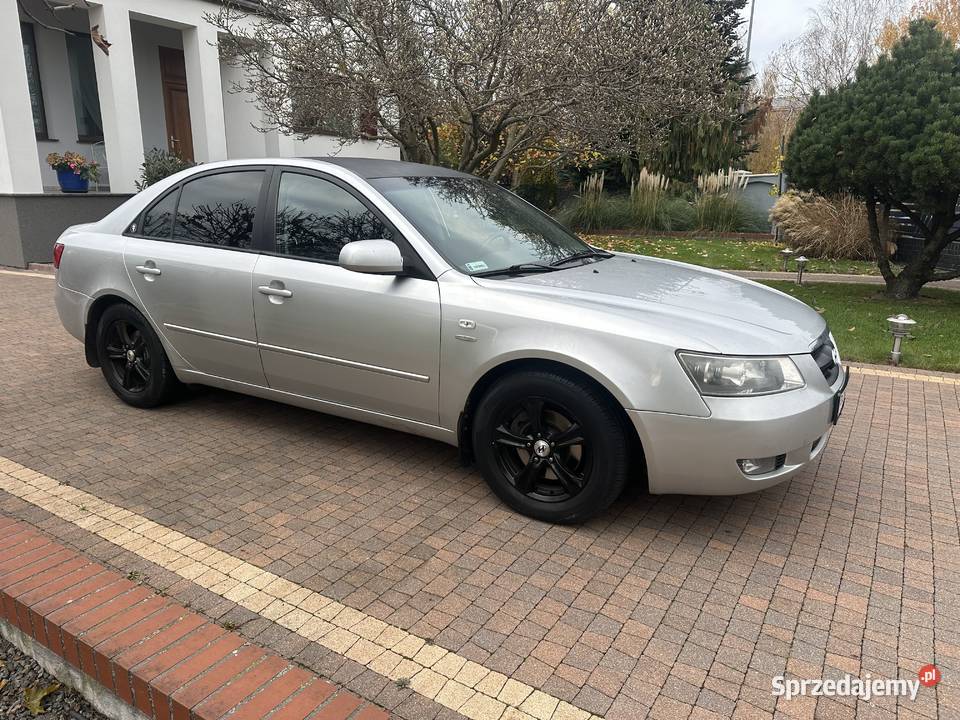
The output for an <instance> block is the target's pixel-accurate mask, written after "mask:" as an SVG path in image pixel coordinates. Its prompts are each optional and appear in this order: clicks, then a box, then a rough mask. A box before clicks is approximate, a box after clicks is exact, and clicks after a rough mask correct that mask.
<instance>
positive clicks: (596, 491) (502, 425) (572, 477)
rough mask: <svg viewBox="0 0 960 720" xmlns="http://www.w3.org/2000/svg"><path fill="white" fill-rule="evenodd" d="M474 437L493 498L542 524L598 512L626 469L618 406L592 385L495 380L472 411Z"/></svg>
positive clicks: (532, 374) (552, 378) (545, 375)
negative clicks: (473, 411) (493, 493)
mask: <svg viewBox="0 0 960 720" xmlns="http://www.w3.org/2000/svg"><path fill="white" fill-rule="evenodd" d="M537 417H539V420H535V419H534V418H537ZM472 439H473V447H474V454H475V457H476V460H477V465H478V466H479V468H480V471H481V473H482V474H483V477H484V479H485V480H486V481H487V483H488V484H489V485H490V487H491V489H492V490H493V491H494V492H495V493H496V494H497V496H498V497H500V499H501V500H503V501H504V502H505V503H506V504H507V505H509V506H510V507H511V508H513V509H514V510H516V511H517V512H519V513H521V514H523V515H527V516H529V517H532V518H536V519H537V520H544V521H547V522H555V523H575V522H582V521H584V520H587V519H589V518H591V517H593V516H594V515H597V514H599V513H601V512H603V511H604V510H606V509H607V508H608V507H610V505H611V504H612V503H613V501H614V500H616V499H617V497H618V496H619V495H620V493H621V492H622V491H623V488H624V485H625V484H626V481H627V476H628V472H629V469H630V455H631V451H630V443H629V442H628V440H627V434H626V430H625V428H624V423H623V421H622V419H621V413H620V412H619V409H618V408H617V407H616V406H615V405H613V403H611V402H610V400H609V399H608V398H607V397H606V396H605V395H603V394H602V393H601V392H599V391H598V390H597V389H596V388H594V387H591V386H590V385H588V384H586V383H584V382H580V381H577V380H574V379H572V378H569V377H566V376H564V375H561V374H558V373H555V372H550V371H526V372H521V373H517V374H514V375H509V376H507V377H505V378H503V379H502V380H500V381H499V382H497V383H496V384H495V385H494V386H493V387H492V388H491V389H490V390H489V391H488V392H487V394H486V395H484V397H483V399H482V400H481V401H480V403H479V405H478V406H477V411H476V413H475V415H474V418H473V438H472Z"/></svg>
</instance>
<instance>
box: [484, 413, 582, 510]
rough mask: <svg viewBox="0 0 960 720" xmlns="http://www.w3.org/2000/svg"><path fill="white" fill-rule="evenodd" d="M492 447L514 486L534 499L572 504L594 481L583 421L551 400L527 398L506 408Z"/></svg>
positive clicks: (502, 468)
mask: <svg viewBox="0 0 960 720" xmlns="http://www.w3.org/2000/svg"><path fill="white" fill-rule="evenodd" d="M493 442H494V444H495V445H496V452H497V462H498V463H499V465H500V468H501V470H502V472H503V473H504V475H505V476H506V477H507V478H508V480H509V481H510V484H511V485H513V487H514V488H515V489H516V490H517V492H520V493H522V494H524V495H526V496H528V497H530V498H532V499H534V500H538V501H540V502H561V501H563V500H569V499H570V498H572V497H574V496H576V495H578V494H580V492H581V491H582V490H583V489H584V486H585V485H586V484H587V482H588V480H589V478H590V462H591V448H590V444H589V443H588V442H587V440H586V439H585V438H584V433H583V431H582V430H581V426H580V422H579V421H578V420H577V418H576V417H574V414H573V413H572V412H571V411H570V410H569V409H568V408H566V407H563V406H561V405H559V404H558V403H556V402H553V401H551V400H549V399H547V398H541V397H527V398H524V399H523V401H522V402H520V403H518V404H516V405H514V406H513V407H508V408H505V412H504V413H503V414H502V416H501V418H500V422H499V424H498V425H497V428H496V435H495V439H494V441H493Z"/></svg>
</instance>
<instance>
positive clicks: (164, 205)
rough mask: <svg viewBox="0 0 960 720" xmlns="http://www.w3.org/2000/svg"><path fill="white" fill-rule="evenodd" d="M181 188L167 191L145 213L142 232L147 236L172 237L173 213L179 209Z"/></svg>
mask: <svg viewBox="0 0 960 720" xmlns="http://www.w3.org/2000/svg"><path fill="white" fill-rule="evenodd" d="M178 191H179V188H178V189H176V190H173V191H171V192H169V193H167V194H166V195H165V196H164V197H162V198H161V199H160V201H159V202H157V203H154V205H153V207H151V208H150V209H149V210H147V211H146V212H145V213H144V214H143V224H142V225H141V227H140V234H141V235H146V236H147V237H155V238H166V239H168V240H169V239H170V234H171V233H172V232H173V215H174V213H175V212H176V210H177V192H178Z"/></svg>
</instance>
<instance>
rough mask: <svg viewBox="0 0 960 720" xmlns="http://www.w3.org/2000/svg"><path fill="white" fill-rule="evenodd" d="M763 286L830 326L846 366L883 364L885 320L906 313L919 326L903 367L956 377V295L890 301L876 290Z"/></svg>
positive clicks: (888, 340) (959, 315)
mask: <svg viewBox="0 0 960 720" xmlns="http://www.w3.org/2000/svg"><path fill="white" fill-rule="evenodd" d="M766 284H767V285H770V286H771V287H775V288H777V289H778V290H782V291H783V292H785V293H788V294H790V295H793V296H794V297H795V298H798V299H800V300H803V301H804V302H805V303H807V304H808V305H810V306H811V307H813V308H815V309H816V310H817V311H818V312H820V313H821V314H822V315H823V316H824V317H825V318H826V320H827V322H828V323H829V324H830V329H831V330H832V331H833V336H834V337H835V338H836V340H837V346H838V347H839V349H840V355H841V357H843V358H844V359H845V360H853V361H859V362H868V363H880V364H883V363H886V362H887V360H888V359H889V357H890V347H891V345H892V343H893V338H892V337H891V335H890V334H889V333H888V332H887V321H886V319H887V318H888V317H890V316H891V315H896V314H898V313H901V312H904V313H906V314H907V315H909V316H910V317H911V318H913V319H914V320H916V321H917V325H916V329H915V330H914V332H913V334H914V336H915V337H914V338H912V339H909V340H907V341H906V342H905V343H904V345H903V360H902V363H901V364H902V365H903V366H904V367H913V368H924V369H927V370H946V371H949V372H960V292H956V291H951V290H937V289H934V288H926V289H924V290H923V291H922V292H921V297H920V298H918V299H917V300H888V299H886V298H884V297H882V296H881V295H880V294H879V292H880V287H879V286H876V285H849V284H841V283H819V284H809V285H803V286H802V287H800V286H798V285H796V283H791V282H784V281H776V282H768V283H766Z"/></svg>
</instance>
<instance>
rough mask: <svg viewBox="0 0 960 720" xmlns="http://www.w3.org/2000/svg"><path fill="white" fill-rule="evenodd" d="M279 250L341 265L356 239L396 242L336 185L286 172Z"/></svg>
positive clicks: (278, 223) (281, 191) (279, 197)
mask: <svg viewBox="0 0 960 720" xmlns="http://www.w3.org/2000/svg"><path fill="white" fill-rule="evenodd" d="M276 228H277V234H276V251H277V252H278V253H280V254H281V255H291V256H295V257H301V258H308V259H311V260H323V261H327V262H333V263H335V262H337V261H338V260H339V258H340V249H341V248H342V247H343V246H344V245H346V244H347V243H350V242H354V241H356V240H380V239H383V240H393V239H394V238H393V233H392V232H391V230H390V229H389V228H387V226H386V225H384V224H383V223H382V222H380V220H379V218H378V217H377V216H376V215H374V213H373V212H372V211H371V210H370V209H369V208H367V206H366V205H364V204H363V203H362V202H360V201H359V200H358V199H357V198H355V197H354V196H353V195H351V194H350V193H349V192H347V191H346V190H344V189H343V188H341V187H338V186H337V185H334V184H333V183H332V182H329V181H327V180H324V179H322V178H318V177H315V176H313V175H303V174H301V173H295V172H285V173H283V174H282V175H281V176H280V189H279V192H278V195H277V217H276Z"/></svg>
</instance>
